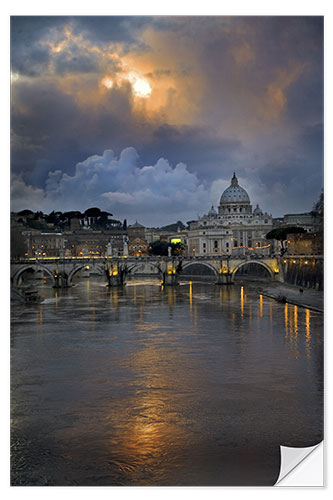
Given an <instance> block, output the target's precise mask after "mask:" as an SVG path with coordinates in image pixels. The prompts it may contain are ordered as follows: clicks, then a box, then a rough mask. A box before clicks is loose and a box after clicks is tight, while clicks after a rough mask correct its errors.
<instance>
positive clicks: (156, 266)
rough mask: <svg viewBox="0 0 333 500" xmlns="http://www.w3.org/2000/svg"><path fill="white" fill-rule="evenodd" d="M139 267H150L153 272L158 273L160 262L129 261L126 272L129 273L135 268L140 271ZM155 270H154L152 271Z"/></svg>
mask: <svg viewBox="0 0 333 500" xmlns="http://www.w3.org/2000/svg"><path fill="white" fill-rule="evenodd" d="M140 267H141V268H147V267H150V269H151V271H152V272H153V274H156V275H157V274H158V273H160V272H161V269H160V264H159V263H158V262H156V261H155V262H154V261H153V262H145V261H138V262H135V263H133V262H131V263H130V264H129V265H128V266H127V268H128V272H129V273H131V272H132V271H134V272H135V271H136V270H139V271H140ZM154 271H155V272H154Z"/></svg>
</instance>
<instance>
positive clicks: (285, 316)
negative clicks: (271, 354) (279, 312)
mask: <svg viewBox="0 0 333 500" xmlns="http://www.w3.org/2000/svg"><path fill="white" fill-rule="evenodd" d="M284 329H285V339H286V340H287V339H288V336H289V327H288V304H287V303H286V304H285V305H284Z"/></svg>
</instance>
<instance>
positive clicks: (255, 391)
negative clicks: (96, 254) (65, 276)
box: [11, 277, 323, 486]
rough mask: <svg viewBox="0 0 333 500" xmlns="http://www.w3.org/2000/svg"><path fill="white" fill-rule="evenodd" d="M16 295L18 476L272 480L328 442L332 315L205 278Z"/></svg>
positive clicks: (62, 481) (130, 481) (14, 434)
mask: <svg viewBox="0 0 333 500" xmlns="http://www.w3.org/2000/svg"><path fill="white" fill-rule="evenodd" d="M40 288H41V294H42V295H43V296H44V297H46V299H45V301H44V302H43V303H41V304H38V305H22V304H17V303H14V304H13V305H12V333H11V420H12V422H11V470H12V472H11V483H12V485H57V486H61V485H82V486H85V485H135V486H137V485H155V486H158V485H171V486H176V485H193V486H194V485H201V486H206V485H207V486H208V485H221V486H223V485H273V484H274V483H275V481H276V480H277V477H278V475H279V470H280V451H279V446H280V445H285V446H302V447H303V446H312V445H314V444H317V443H318V442H320V441H321V440H322V438H323V436H322V427H323V425H322V420H323V408H322V404H323V380H322V379H323V350H322V330H323V317H322V315H321V314H320V313H316V312H313V311H310V310H309V309H304V308H301V307H297V306H293V305H290V304H289V305H288V304H286V305H285V304H280V303H277V302H275V301H274V300H273V299H269V298H266V297H263V296H262V295H260V294H259V293H258V284H256V283H248V284H243V285H242V284H235V285H229V286H216V285H214V283H213V282H209V281H205V280H203V279H201V280H198V281H193V282H185V281H184V282H181V283H180V285H179V286H178V287H166V288H164V289H163V288H162V287H161V286H160V283H159V281H158V280H155V279H142V280H140V281H139V280H137V281H132V282H129V283H128V285H127V286H126V287H125V288H123V289H116V288H113V289H109V288H107V287H105V284H104V282H103V280H102V278H98V277H96V278H90V279H82V280H81V281H79V282H78V283H77V284H76V285H75V286H74V287H72V288H70V289H67V290H54V289H52V288H51V287H50V286H49V285H47V284H40Z"/></svg>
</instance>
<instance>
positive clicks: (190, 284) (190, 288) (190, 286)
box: [189, 281, 192, 312]
mask: <svg viewBox="0 0 333 500" xmlns="http://www.w3.org/2000/svg"><path fill="white" fill-rule="evenodd" d="M189 290H190V311H191V312H192V281H190V283H189Z"/></svg>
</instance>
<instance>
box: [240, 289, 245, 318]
mask: <svg viewBox="0 0 333 500" xmlns="http://www.w3.org/2000/svg"><path fill="white" fill-rule="evenodd" d="M240 305H241V318H244V287H243V286H241V288H240Z"/></svg>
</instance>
